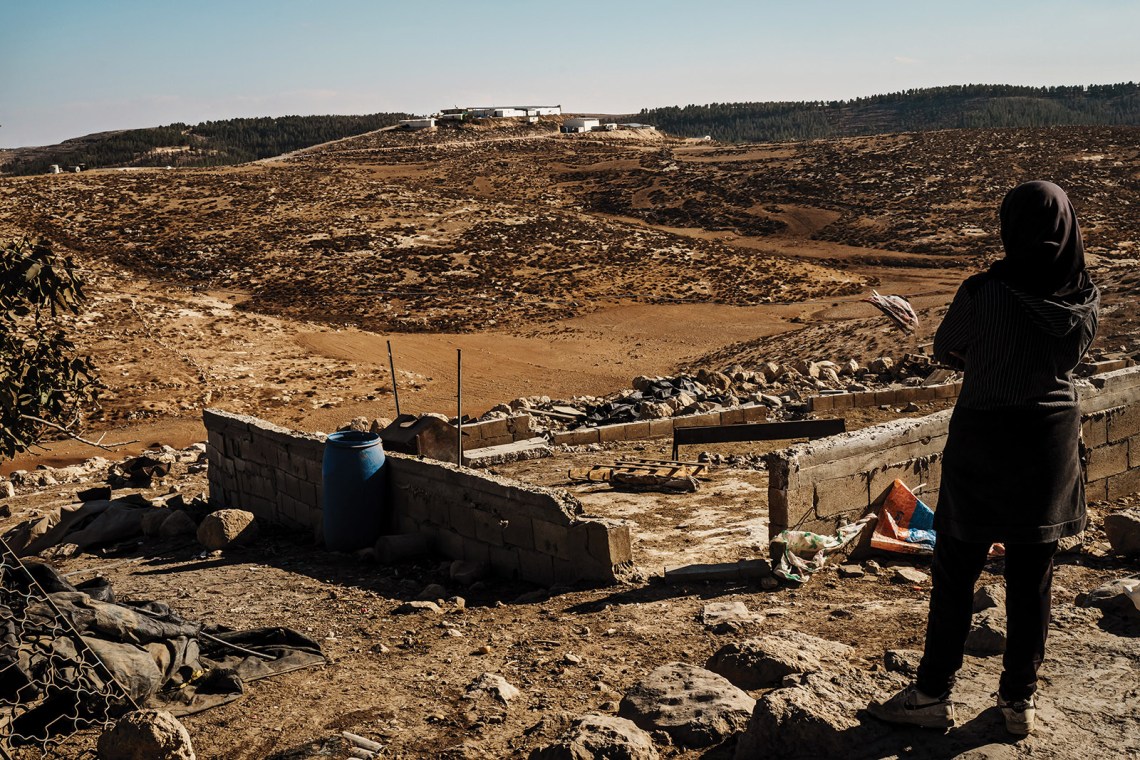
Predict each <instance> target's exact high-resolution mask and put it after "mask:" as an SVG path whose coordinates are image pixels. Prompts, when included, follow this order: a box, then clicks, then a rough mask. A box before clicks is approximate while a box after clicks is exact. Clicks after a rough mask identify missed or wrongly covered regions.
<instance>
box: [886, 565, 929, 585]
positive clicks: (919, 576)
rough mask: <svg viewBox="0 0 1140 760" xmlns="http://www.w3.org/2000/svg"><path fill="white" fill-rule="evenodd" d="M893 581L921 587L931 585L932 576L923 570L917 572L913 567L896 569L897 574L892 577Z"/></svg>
mask: <svg viewBox="0 0 1140 760" xmlns="http://www.w3.org/2000/svg"><path fill="white" fill-rule="evenodd" d="M891 581H892V582H894V583H910V584H913V585H919V584H922V583H929V582H930V576H929V575H927V574H926V573H924V572H922V571H921V570H916V569H915V568H913V567H896V568H895V572H894V574H893V575H891Z"/></svg>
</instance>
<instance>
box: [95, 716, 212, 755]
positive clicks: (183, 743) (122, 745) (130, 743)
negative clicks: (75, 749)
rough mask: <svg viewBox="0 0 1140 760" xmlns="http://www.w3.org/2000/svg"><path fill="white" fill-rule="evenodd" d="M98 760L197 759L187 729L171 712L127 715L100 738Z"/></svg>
mask: <svg viewBox="0 0 1140 760" xmlns="http://www.w3.org/2000/svg"><path fill="white" fill-rule="evenodd" d="M98 750H99V760H194V747H193V746H192V745H191V744H190V734H189V733H187V731H186V727H185V726H183V725H182V724H181V723H179V722H178V719H177V718H175V717H174V716H173V715H171V714H170V713H168V712H164V711H162V710H138V711H136V712H131V713H127V714H126V715H124V716H123V717H122V718H120V719H119V721H118V722H117V723H115V725H114V726H113V727H112V728H111V729H110V730H108V731H105V732H104V733H103V734H102V735H101V736H100V737H99V744H98Z"/></svg>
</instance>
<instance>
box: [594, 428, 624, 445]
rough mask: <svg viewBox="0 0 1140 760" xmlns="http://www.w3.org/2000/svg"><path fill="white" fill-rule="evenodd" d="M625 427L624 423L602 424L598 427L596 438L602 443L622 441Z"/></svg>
mask: <svg viewBox="0 0 1140 760" xmlns="http://www.w3.org/2000/svg"><path fill="white" fill-rule="evenodd" d="M626 428H627V426H626V425H602V426H601V427H600V428H598V440H599V441H601V442H602V443H607V442H609V441H624V440H625V434H626Z"/></svg>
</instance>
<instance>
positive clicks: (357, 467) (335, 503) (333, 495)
mask: <svg viewBox="0 0 1140 760" xmlns="http://www.w3.org/2000/svg"><path fill="white" fill-rule="evenodd" d="M385 474H386V471H385V469H384V446H383V444H382V443H381V442H380V436H379V435H378V434H376V433H364V432H360V431H357V430H342V431H341V432H339V433H333V434H332V435H330V436H329V437H328V439H327V440H325V455H324V460H323V462H322V465H321V476H322V479H323V481H324V482H323V484H322V486H321V489H322V493H323V495H324V509H323V512H324V514H323V517H322V522H323V524H324V532H325V546H326V547H327V548H329V549H331V550H333V551H338V552H347V551H355V550H357V549H363V548H365V547H366V546H372V545H373V544H375V543H376V539H377V538H379V536H380V532H381V530H382V529H383V527H384V517H385V515H384V485H385Z"/></svg>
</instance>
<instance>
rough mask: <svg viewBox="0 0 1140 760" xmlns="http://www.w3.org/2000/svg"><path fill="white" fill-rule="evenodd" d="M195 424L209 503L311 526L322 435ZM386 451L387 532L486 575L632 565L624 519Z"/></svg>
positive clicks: (553, 574)
mask: <svg viewBox="0 0 1140 760" xmlns="http://www.w3.org/2000/svg"><path fill="white" fill-rule="evenodd" d="M203 421H204V422H205V424H206V430H207V435H208V448H207V455H208V457H209V482H210V502H211V503H212V504H214V505H215V506H218V507H236V508H239V509H245V510H248V511H250V512H252V513H253V514H255V515H256V516H257V517H258V519H260V520H264V521H266V522H270V523H274V524H278V525H283V526H285V527H289V528H293V529H297V530H304V531H309V532H314V533H319V531H320V526H321V518H322V512H321V509H322V504H321V490H322V478H321V465H322V461H323V457H324V438H323V437H322V436H317V435H312V434H306V433H298V432H294V431H291V430H288V429H286V428H282V427H279V426H277V425H273V424H272V423H269V422H266V421H264V420H260V419H257V418H255V417H247V416H244V415H237V414H230V413H228V412H221V411H218V410H214V409H208V410H206V411H204V412H203ZM464 429H466V427H465V428H464ZM387 456H388V460H387V461H388V463H387V469H388V488H389V492H388V494H387V499H386V504H387V506H388V509H389V510H390V514H391V522H392V526H391V527H392V529H393V531H394V532H399V533H418V534H422V535H426V536H427V537H428V538H429V539H430V540H431V541H432V542H433V543H434V546H435V548H436V550H437V551H438V552H439V553H440V554H442V555H444V556H446V557H449V558H451V559H467V560H475V561H479V562H485V563H487V565H488V566H489V567H490V568H491V569H492V570H493V571H494V572H495V573H496V574H499V575H503V576H507V577H518V578H521V579H523V580H528V581H531V582H533V583H538V584H541V585H545V586H549V585H552V584H554V583H570V582H574V581H577V580H591V581H602V582H607V583H608V582H614V581H616V580H617V579H618V578H619V577H620V576H621V575H622V574H623V573H624V572H625V571H626V570H627V569H628V568H630V567H631V566H632V563H633V553H632V548H631V535H630V530H629V525H628V524H627V523H624V522H621V521H616V520H605V519H601V518H591V517H588V516H585V515H583V514H582V505H581V503H580V502H579V501H578V500H577V499H575V498H574V497H573V496H571V495H570V494H569V493H568V492H566V491H562V490H557V489H548V488H540V487H537V486H531V485H528V484H525V483H520V482H517V481H512V480H508V479H506V478H498V477H492V476H488V475H485V474H482V473H479V472H476V471H473V470H469V469H467V468H463V467H457V466H455V465H453V464H448V463H445V462H438V461H433V460H421V459H417V458H415V457H409V456H404V455H401V454H395V453H388V455H387Z"/></svg>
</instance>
